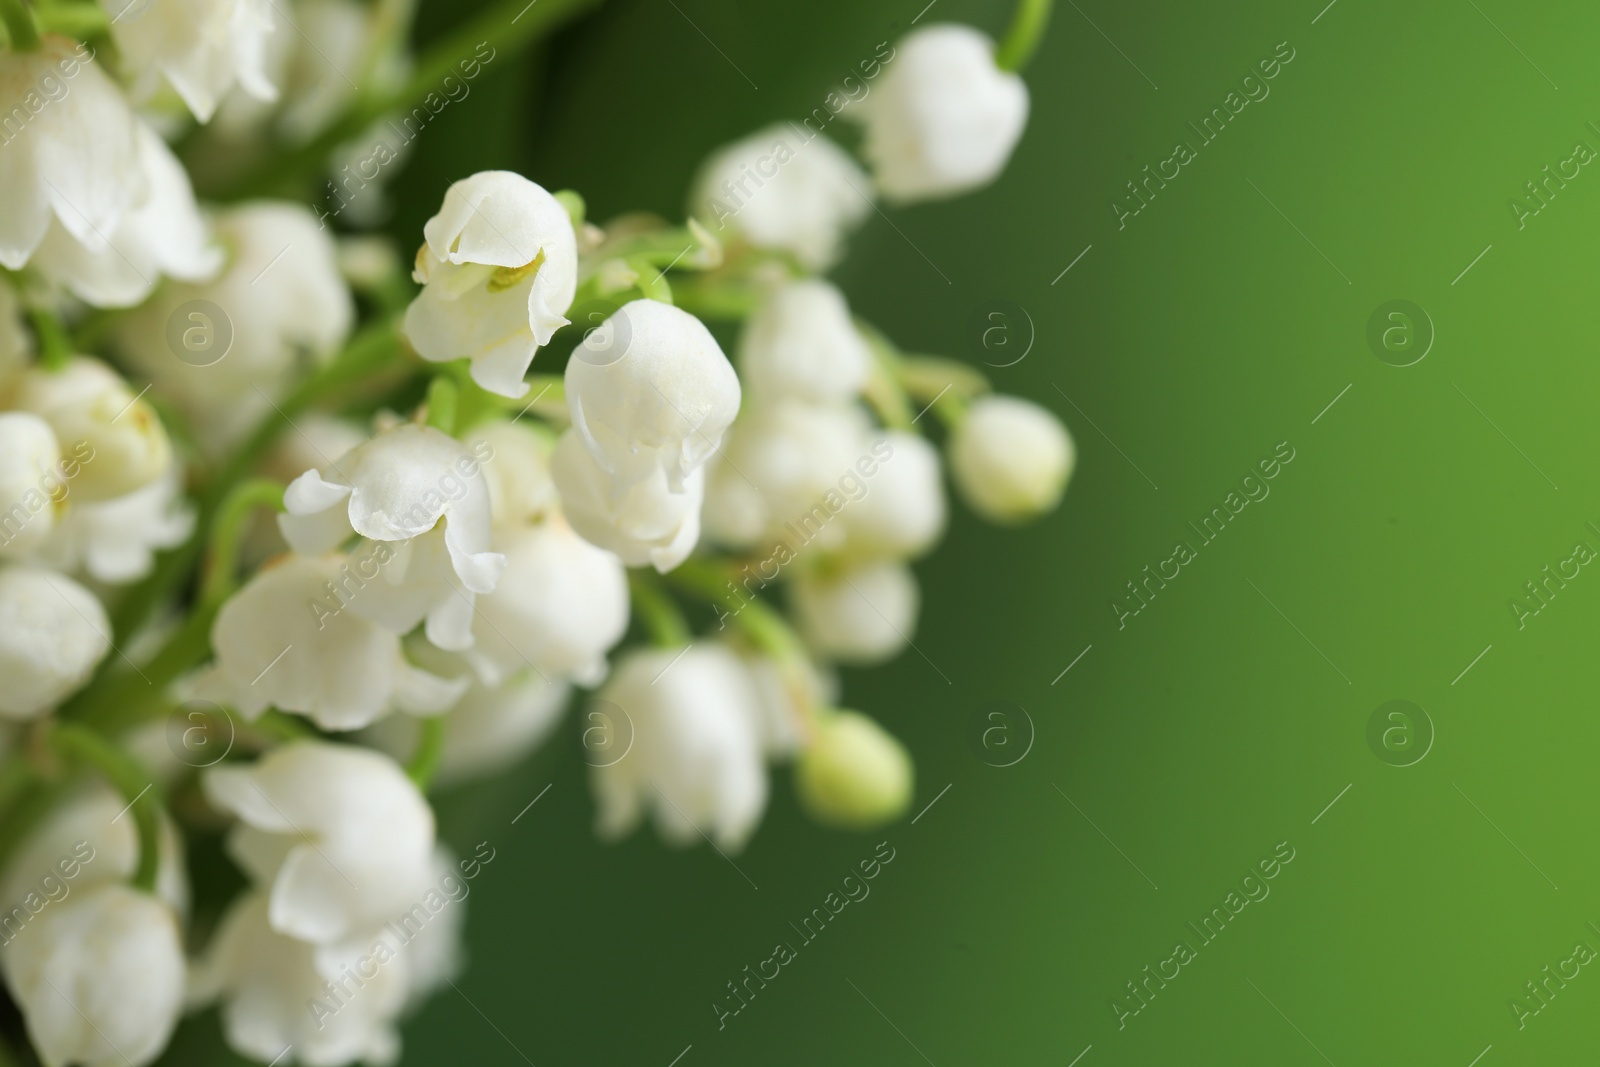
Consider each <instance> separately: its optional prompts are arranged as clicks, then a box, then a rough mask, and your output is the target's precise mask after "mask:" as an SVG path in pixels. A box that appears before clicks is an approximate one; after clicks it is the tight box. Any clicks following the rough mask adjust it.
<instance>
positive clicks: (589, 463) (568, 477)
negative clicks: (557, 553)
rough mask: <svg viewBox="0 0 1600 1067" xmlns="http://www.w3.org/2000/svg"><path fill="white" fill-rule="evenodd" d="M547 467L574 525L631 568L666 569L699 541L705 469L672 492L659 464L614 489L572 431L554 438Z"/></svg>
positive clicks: (696, 472) (661, 570) (566, 513)
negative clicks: (646, 474) (641, 477)
mask: <svg viewBox="0 0 1600 1067" xmlns="http://www.w3.org/2000/svg"><path fill="white" fill-rule="evenodd" d="M550 470H551V473H552V474H553V475H554V476H555V481H556V488H557V489H558V490H560V493H561V506H562V512H563V514H564V515H565V516H566V518H567V521H568V522H570V523H571V524H572V528H573V529H574V530H576V531H578V535H579V536H580V537H582V538H583V539H584V540H585V541H588V542H589V543H590V544H592V545H598V546H599V547H600V548H603V549H605V550H606V551H608V552H612V553H615V554H616V556H617V558H619V559H621V560H622V562H623V563H624V564H626V565H627V566H629V567H643V566H646V565H649V566H652V567H654V568H655V569H656V570H658V571H660V572H661V573H663V574H665V573H666V572H667V571H670V570H672V568H674V567H676V566H677V565H678V564H680V563H682V562H683V561H684V560H686V559H688V558H689V553H690V552H693V551H694V546H695V545H696V543H698V542H699V540H700V506H701V504H702V503H703V502H704V500H705V488H706V481H705V471H704V470H697V471H695V472H694V473H693V474H691V475H689V478H688V480H687V481H686V482H685V483H684V486H683V490H682V492H673V490H672V489H671V488H670V487H669V486H668V485H667V475H666V472H665V471H663V470H660V469H657V470H656V472H655V473H654V474H653V475H652V476H651V477H649V478H647V479H645V480H644V481H641V482H635V483H633V484H632V485H629V486H626V487H623V488H618V487H617V486H616V484H615V481H614V479H613V477H612V476H611V475H610V474H608V473H607V472H606V471H604V470H602V469H601V468H600V466H599V464H597V463H596V462H595V459H594V457H593V456H591V455H590V454H589V450H588V449H587V448H585V447H584V444H583V440H582V438H580V437H579V436H578V432H577V431H576V430H568V431H567V432H566V433H564V434H562V435H561V439H560V440H559V441H557V442H556V450H555V454H554V455H553V456H552V457H551V461H550Z"/></svg>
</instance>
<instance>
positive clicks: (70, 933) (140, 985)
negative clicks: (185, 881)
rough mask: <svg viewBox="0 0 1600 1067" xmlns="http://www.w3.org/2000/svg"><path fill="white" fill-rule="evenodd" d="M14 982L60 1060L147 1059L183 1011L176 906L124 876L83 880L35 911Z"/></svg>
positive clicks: (13, 949)
mask: <svg viewBox="0 0 1600 1067" xmlns="http://www.w3.org/2000/svg"><path fill="white" fill-rule="evenodd" d="M4 959H5V972H6V985H7V986H8V987H9V988H10V990H11V993H12V996H14V997H15V998H16V1000H17V1003H18V1004H19V1005H20V1006H21V1008H22V1015H23V1018H24V1019H25V1020H26V1021H27V1024H28V1037H29V1038H30V1039H31V1040H32V1042H33V1045H34V1047H35V1048H36V1049H37V1050H38V1052H39V1056H40V1058H41V1059H42V1060H43V1061H44V1062H45V1063H46V1064H49V1065H51V1067H59V1065H61V1064H69V1063H70V1064H86V1065H89V1067H113V1065H124V1067H125V1065H130V1064H131V1065H132V1067H143V1065H144V1064H147V1063H150V1062H151V1061H153V1060H154V1059H155V1058H156V1057H157V1056H159V1055H160V1054H161V1051H162V1050H163V1049H164V1048H165V1047H166V1044H167V1039H168V1038H169V1037H170V1036H171V1035H172V1028H173V1027H174V1026H175V1025H176V1024H177V1021H178V1015H179V1013H180V1012H181V1011H182V1009H183V992H184V977H185V967H184V959H183V942H182V938H181V936H180V935H179V932H178V923H177V919H176V917H175V916H174V915H173V913H172V909H171V908H169V907H168V906H167V905H166V904H164V903H162V902H161V901H160V900H158V899H157V898H155V897H153V896H150V895H149V894H146V893H141V892H139V891H138V890H136V889H134V888H132V887H130V886H127V885H122V884H119V883H108V884H102V885H96V886H91V887H89V888H87V889H84V888H80V889H79V890H78V891H77V892H75V893H73V894H72V895H71V897H69V898H68V899H65V900H62V901H60V902H59V903H52V904H50V905H49V906H47V907H46V908H45V909H44V910H43V911H41V912H40V913H39V914H38V915H36V916H35V917H34V918H33V920H32V921H31V922H30V923H29V925H28V927H27V928H26V929H25V930H24V931H23V932H22V934H21V936H19V937H17V938H16V940H15V941H14V942H13V943H12V944H11V945H9V946H8V948H7V951H6V954H5V957H4Z"/></svg>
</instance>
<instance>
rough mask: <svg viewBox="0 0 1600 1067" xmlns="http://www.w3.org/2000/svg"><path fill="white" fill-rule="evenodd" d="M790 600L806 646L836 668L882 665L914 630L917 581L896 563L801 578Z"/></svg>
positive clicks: (819, 572)
mask: <svg viewBox="0 0 1600 1067" xmlns="http://www.w3.org/2000/svg"><path fill="white" fill-rule="evenodd" d="M790 594H791V595H790V605H791V606H792V607H793V609H794V613H795V621H796V622H797V623H798V624H799V627H800V633H801V635H802V636H803V637H804V638H805V639H806V642H807V644H809V645H810V646H811V648H812V650H813V651H814V652H816V653H817V654H818V655H820V656H823V657H825V658H831V659H835V660H838V661H839V662H840V663H852V664H872V663H881V662H883V661H884V660H887V659H889V658H891V657H892V656H894V655H895V654H896V653H898V652H899V651H900V650H901V649H903V648H905V646H906V645H907V644H909V643H910V641H911V632H912V631H913V630H914V629H916V625H917V604H918V600H919V595H918V593H917V579H916V577H915V576H914V575H912V573H911V569H910V568H909V567H906V566H904V565H902V564H899V563H893V562H889V561H878V562H873V563H861V564H856V565H854V566H851V567H848V568H846V569H842V570H838V571H835V572H831V573H830V572H824V571H821V570H818V571H810V572H805V573H802V574H800V575H799V576H798V577H796V578H795V581H794V583H793V585H792V587H791V589H790Z"/></svg>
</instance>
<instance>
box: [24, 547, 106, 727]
mask: <svg viewBox="0 0 1600 1067" xmlns="http://www.w3.org/2000/svg"><path fill="white" fill-rule="evenodd" d="M110 633H111V621H110V620H109V619H108V618H106V612H105V609H104V608H103V607H101V606H100V601H99V600H97V599H95V596H94V594H93V593H91V592H89V590H87V589H85V588H84V587H83V586H81V585H79V584H78V583H77V582H75V581H73V580H72V579H71V578H68V577H67V576H66V575H64V574H55V573H53V572H51V571H47V570H41V569H37V568H34V567H25V566H6V567H3V568H0V678H3V679H5V684H4V685H0V718H7V719H31V718H34V717H35V716H38V715H40V714H42V713H43V712H45V711H48V710H49V709H51V708H53V707H55V706H56V705H57V704H59V703H61V701H62V700H64V699H66V697H67V696H68V695H70V694H71V693H73V692H74V691H75V690H77V689H78V687H79V686H81V685H83V683H84V682H86V681H88V680H89V675H90V674H91V673H92V672H93V671H94V669H95V667H96V665H98V664H99V662H100V661H101V660H102V659H103V658H105V655H106V653H107V652H109V651H110V649H111V638H110Z"/></svg>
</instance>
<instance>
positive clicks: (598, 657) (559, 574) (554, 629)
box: [464, 515, 628, 685]
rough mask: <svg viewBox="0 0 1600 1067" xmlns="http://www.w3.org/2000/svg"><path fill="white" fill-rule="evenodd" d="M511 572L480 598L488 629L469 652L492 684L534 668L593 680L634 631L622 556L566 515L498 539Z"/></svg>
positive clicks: (557, 675)
mask: <svg viewBox="0 0 1600 1067" xmlns="http://www.w3.org/2000/svg"><path fill="white" fill-rule="evenodd" d="M496 545H497V546H498V547H499V548H500V549H501V551H503V552H504V553H505V557H506V569H505V573H504V574H503V575H501V577H500V584H499V585H498V586H496V587H495V591H494V592H493V593H491V594H490V595H488V596H485V597H483V598H482V599H481V600H479V601H478V611H479V613H480V614H481V615H482V617H483V621H484V626H483V627H482V628H481V630H480V632H479V633H478V636H477V640H476V641H475V642H474V644H473V647H472V648H471V649H468V650H467V651H466V652H465V653H464V655H465V657H466V659H467V660H468V662H470V663H472V664H473V665H474V667H476V668H477V670H478V672H479V674H480V675H481V676H482V677H483V678H484V680H485V681H486V682H488V683H489V684H491V685H492V684H494V683H495V682H496V681H498V680H500V679H504V678H505V677H507V676H508V675H510V674H513V673H515V672H517V671H519V670H523V669H525V668H528V667H530V666H531V667H532V668H533V669H534V670H535V671H537V672H539V673H541V674H543V675H544V676H545V677H546V678H549V679H551V680H552V681H555V680H560V679H566V678H571V679H574V680H576V681H577V682H579V683H581V684H586V685H593V684H595V683H597V682H599V681H600V679H602V678H604V677H605V671H606V653H607V652H609V651H611V647H612V646H613V645H615V644H616V643H617V642H618V641H620V640H621V639H622V635H623V632H624V631H625V630H627V628H628V576H627V573H626V572H625V571H624V570H623V566H622V563H621V561H620V560H618V559H617V557H616V556H614V555H612V554H611V553H610V552H607V551H604V550H602V549H600V548H596V547H595V546H594V545H593V544H591V543H589V542H588V541H586V540H584V539H583V538H582V537H580V536H578V534H576V533H574V532H573V530H572V527H571V526H569V525H568V524H567V522H566V520H564V519H563V518H561V517H560V516H559V515H557V516H552V517H550V518H549V519H547V520H545V521H544V522H542V523H540V524H538V525H534V526H526V527H523V528H522V529H520V530H505V531H503V532H501V533H500V534H499V535H498V536H497V538H496Z"/></svg>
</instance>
